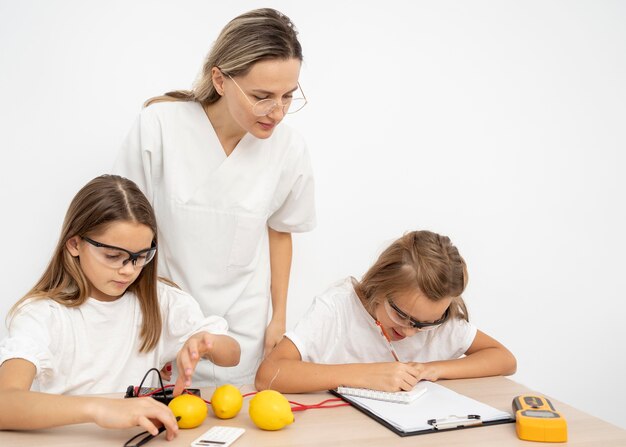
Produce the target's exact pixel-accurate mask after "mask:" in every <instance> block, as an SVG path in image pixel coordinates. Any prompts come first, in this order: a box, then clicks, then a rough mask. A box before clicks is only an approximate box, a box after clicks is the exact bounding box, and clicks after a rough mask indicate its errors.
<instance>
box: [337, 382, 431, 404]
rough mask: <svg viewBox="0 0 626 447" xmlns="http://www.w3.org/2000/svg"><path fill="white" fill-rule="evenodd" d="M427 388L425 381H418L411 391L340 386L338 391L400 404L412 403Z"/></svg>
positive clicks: (348, 394)
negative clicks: (388, 390) (387, 390)
mask: <svg viewBox="0 0 626 447" xmlns="http://www.w3.org/2000/svg"><path fill="white" fill-rule="evenodd" d="M426 390H427V388H426V386H425V385H424V384H423V383H418V384H417V385H416V386H415V387H414V388H413V389H412V390H411V391H397V392H393V393H392V392H386V391H378V390H370V389H367V388H351V387H347V386H340V387H338V388H337V392H338V393H340V394H343V395H347V396H356V397H363V398H366V399H376V400H382V401H385V402H394V403H399V404H410V403H411V402H413V401H414V400H415V399H418V398H419V397H421V396H422V395H423V394H424V393H425V392H426Z"/></svg>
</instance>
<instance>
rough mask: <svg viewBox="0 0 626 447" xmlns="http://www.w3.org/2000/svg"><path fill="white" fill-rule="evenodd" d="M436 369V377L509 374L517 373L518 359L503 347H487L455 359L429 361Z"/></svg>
mask: <svg viewBox="0 0 626 447" xmlns="http://www.w3.org/2000/svg"><path fill="white" fill-rule="evenodd" d="M427 365H428V367H429V368H433V370H434V371H435V373H434V375H435V377H433V378H434V379H466V378H473V377H489V376H500V375H503V376H507V375H510V374H513V373H515V371H516V369H517V361H516V360H515V357H514V356H513V354H511V352H509V351H508V350H507V349H503V348H496V347H493V348H486V349H483V350H480V351H478V352H475V353H473V354H470V355H468V356H466V357H462V358H460V359H455V360H445V361H438V362H429V363H427Z"/></svg>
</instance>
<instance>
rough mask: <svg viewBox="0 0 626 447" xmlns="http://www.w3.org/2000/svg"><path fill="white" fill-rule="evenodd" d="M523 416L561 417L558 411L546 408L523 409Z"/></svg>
mask: <svg viewBox="0 0 626 447" xmlns="http://www.w3.org/2000/svg"><path fill="white" fill-rule="evenodd" d="M522 416H530V417H531V418H560V417H561V416H559V415H558V414H557V413H553V412H551V411H546V410H526V411H522Z"/></svg>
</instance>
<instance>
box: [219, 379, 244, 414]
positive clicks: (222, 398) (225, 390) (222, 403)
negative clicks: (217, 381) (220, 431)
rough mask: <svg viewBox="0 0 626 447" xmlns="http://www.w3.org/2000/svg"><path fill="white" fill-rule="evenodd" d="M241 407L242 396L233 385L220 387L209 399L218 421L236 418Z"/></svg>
mask: <svg viewBox="0 0 626 447" xmlns="http://www.w3.org/2000/svg"><path fill="white" fill-rule="evenodd" d="M242 405H243V396H242V395H241V392H240V391H239V388H237V387H236V386H234V385H229V384H226V385H222V386H220V387H218V388H216V389H215V391H214V392H213V397H211V407H213V413H215V416H217V417H218V418H220V419H230V418H234V417H235V416H237V413H239V410H241V406H242Z"/></svg>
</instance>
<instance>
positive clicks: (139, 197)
mask: <svg viewBox="0 0 626 447" xmlns="http://www.w3.org/2000/svg"><path fill="white" fill-rule="evenodd" d="M158 249H159V247H158V243H157V227H156V220H155V218H154V212H153V210H152V207H151V206H150V203H149V202H148V201H147V200H146V197H145V196H144V195H143V194H142V193H141V191H140V190H139V189H138V188H137V186H136V185H135V184H134V183H133V182H131V181H130V180H127V179H125V178H122V177H119V176H108V175H107V176H101V177H98V178H96V179H94V180H92V181H91V182H89V183H88V184H87V185H85V186H84V187H83V188H82V189H81V190H80V191H79V192H78V193H77V194H76V196H75V197H74V199H73V200H72V203H71V204H70V207H69V209H68V211H67V214H66V216H65V221H64V223H63V229H62V231H61V236H60V237H59V242H58V244H57V247H56V249H55V251H54V254H53V256H52V259H51V260H50V263H49V265H48V267H47V268H46V270H45V271H44V273H43V275H42V276H41V279H40V280H39V281H38V282H37V284H35V286H34V287H33V288H32V289H31V291H30V292H29V293H28V294H26V296H25V297H24V298H22V299H21V300H19V301H18V302H17V303H16V305H15V306H14V307H13V309H12V311H11V313H10V323H9V334H8V336H7V337H6V338H5V339H4V340H2V342H0V397H1V398H2V402H3V404H2V405H1V406H0V429H14V430H29V429H40V428H47V427H54V426H59V425H67V424H78V423H83V422H94V423H96V424H98V425H100V426H102V427H106V428H125V427H132V426H135V425H140V426H142V427H144V428H145V429H146V430H148V431H149V432H150V433H151V434H153V435H155V434H157V425H161V424H162V425H164V426H165V427H166V428H167V432H168V433H167V438H168V439H172V438H173V437H174V436H175V434H176V432H177V430H178V427H177V425H176V420H175V419H174V416H173V415H172V412H171V411H170V410H169V409H168V408H167V407H166V406H165V405H163V404H161V403H159V402H157V401H156V400H154V399H150V398H146V399H107V398H102V397H84V396H77V395H84V394H102V393H113V392H120V391H124V390H126V388H127V387H128V386H129V385H133V384H134V385H138V384H139V381H141V379H142V377H143V376H144V375H145V374H146V372H147V371H148V370H149V369H151V368H154V367H159V366H161V365H162V364H164V363H165V362H169V361H172V360H176V363H177V366H178V370H179V371H181V374H180V375H179V377H178V379H177V383H176V389H175V394H176V393H180V392H181V391H182V389H183V387H186V386H189V385H190V383H191V376H192V374H193V370H194V368H195V367H196V364H197V363H198V361H199V360H200V358H201V357H207V358H210V359H211V361H212V362H215V363H216V364H219V365H222V366H233V365H236V364H237V362H238V361H239V354H240V353H239V346H238V345H237V342H236V341H235V340H234V339H233V338H231V337H229V336H228V335H226V331H227V329H228V326H227V324H226V321H224V319H223V318H221V317H217V316H211V317H207V318H205V317H204V316H203V315H202V312H201V311H200V309H199V307H198V304H197V303H196V302H195V301H194V300H193V298H191V297H190V296H189V295H188V294H187V293H184V292H182V291H181V290H178V289H177V288H175V287H172V286H170V285H168V284H166V283H164V282H161V281H158V280H157V274H156V267H155V261H156V258H157V250H158ZM154 379H155V378H154V377H152V378H151V380H152V381H151V382H147V383H146V384H147V386H155V385H156V381H155V380H154ZM157 421H158V422H157Z"/></svg>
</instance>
